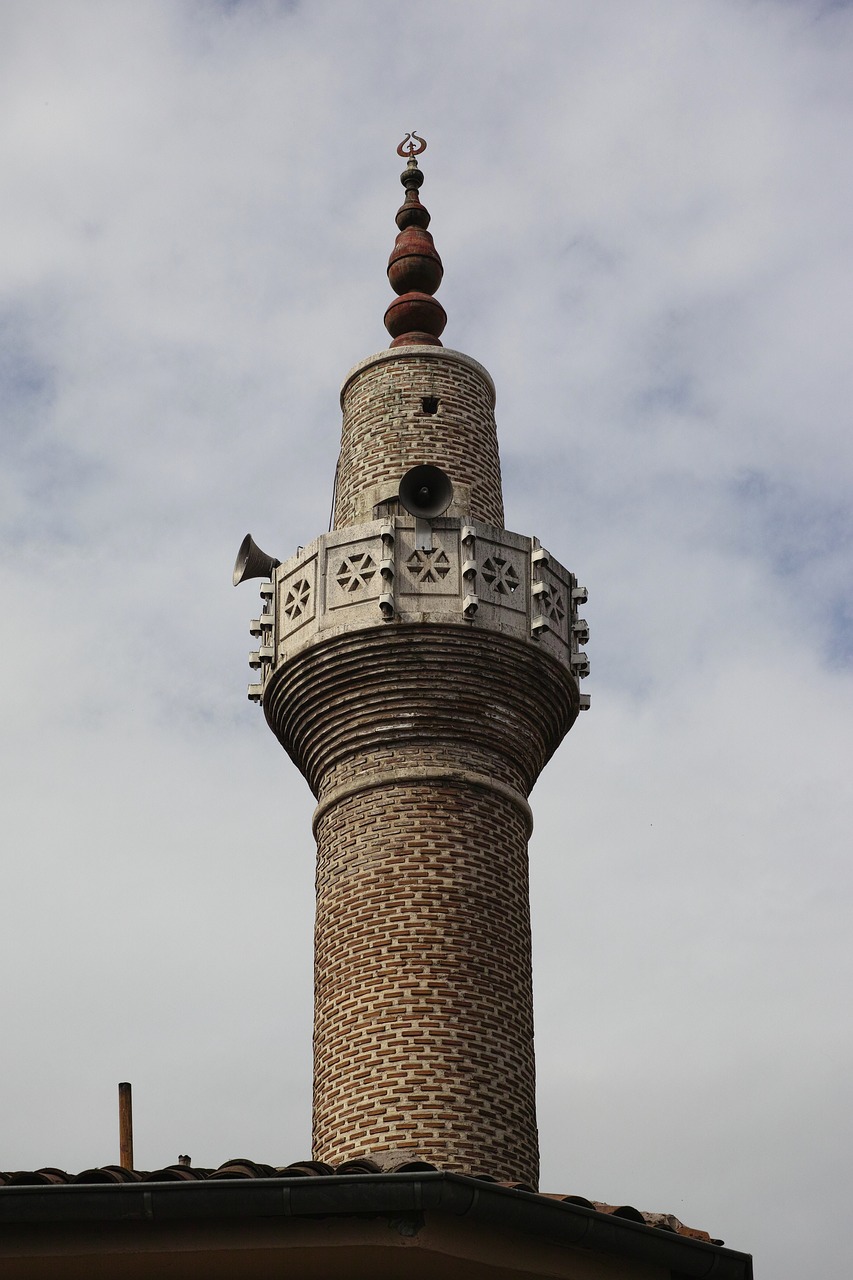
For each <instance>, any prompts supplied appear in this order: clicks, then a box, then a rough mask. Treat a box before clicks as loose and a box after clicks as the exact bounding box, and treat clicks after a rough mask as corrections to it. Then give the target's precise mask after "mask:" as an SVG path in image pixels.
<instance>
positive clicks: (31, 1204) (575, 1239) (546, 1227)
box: [0, 1160, 752, 1280]
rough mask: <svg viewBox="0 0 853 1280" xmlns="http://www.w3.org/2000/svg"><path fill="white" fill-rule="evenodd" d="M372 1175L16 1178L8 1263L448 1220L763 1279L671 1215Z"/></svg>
mask: <svg viewBox="0 0 853 1280" xmlns="http://www.w3.org/2000/svg"><path fill="white" fill-rule="evenodd" d="M371 1164H372V1162H371V1161H367V1160H358V1161H349V1162H347V1163H346V1164H342V1165H339V1166H338V1167H337V1169H332V1168H331V1167H330V1166H328V1165H323V1164H319V1163H317V1162H314V1161H310V1160H308V1161H298V1162H296V1163H294V1164H291V1165H288V1166H286V1167H283V1168H281V1169H277V1168H274V1167H273V1166H269V1165H263V1164H257V1163H255V1162H254V1161H251V1160H229V1161H226V1163H225V1164H223V1165H220V1166H219V1168H218V1169H196V1168H193V1167H191V1166H189V1165H187V1164H176V1165H169V1166H167V1167H166V1168H163V1169H157V1170H154V1171H152V1172H148V1173H144V1172H142V1171H140V1170H127V1169H121V1168H119V1167H118V1166H116V1165H107V1166H103V1167H101V1168H97V1169H86V1170H84V1171H83V1172H82V1173H79V1174H75V1175H69V1174H67V1173H65V1172H64V1171H63V1170H59V1169H50V1168H45V1169H38V1170H32V1171H23V1172H18V1173H4V1174H0V1178H2V1180H3V1183H4V1184H5V1185H3V1186H2V1187H0V1256H3V1257H5V1253H4V1242H5V1241H6V1240H7V1239H8V1240H9V1241H10V1247H12V1248H13V1252H14V1251H15V1249H16V1248H17V1246H15V1245H14V1244H12V1243H11V1242H13V1241H14V1239H15V1232H17V1233H18V1237H19V1238H20V1233H21V1231H24V1232H25V1233H30V1234H29V1235H26V1234H25V1236H24V1237H23V1238H25V1239H28V1240H32V1241H34V1242H35V1245H34V1246H33V1247H34V1248H35V1247H36V1246H37V1247H39V1248H43V1247H44V1242H45V1241H46V1240H49V1239H50V1237H51V1233H53V1234H54V1235H56V1233H60V1235H61V1233H62V1232H63V1231H66V1232H67V1230H68V1229H69V1227H70V1226H73V1228H74V1231H75V1233H77V1236H79V1233H81V1232H86V1231H88V1232H89V1235H90V1236H92V1233H94V1238H96V1239H97V1240H98V1242H99V1247H105V1245H104V1242H105V1241H108V1240H109V1239H110V1238H111V1237H114V1236H115V1235H116V1233H126V1232H127V1231H131V1230H135V1231H137V1232H142V1233H143V1234H144V1236H146V1237H147V1238H149V1239H151V1238H153V1237H154V1236H156V1234H157V1232H158V1231H159V1232H161V1233H166V1234H168V1233H169V1232H174V1231H175V1230H176V1229H178V1228H179V1227H180V1226H181V1224H182V1223H183V1224H186V1225H187V1226H188V1227H189V1228H192V1229H193V1230H195V1229H196V1228H197V1226H198V1223H199V1222H208V1223H217V1222H218V1223H222V1224H223V1225H224V1224H231V1226H230V1227H229V1228H228V1229H229V1230H231V1231H243V1232H244V1233H245V1232H248V1233H249V1234H248V1236H246V1237H245V1238H246V1239H248V1240H250V1241H251V1240H253V1239H254V1240H256V1239H257V1233H258V1230H259V1228H261V1224H272V1223H274V1222H278V1223H280V1224H281V1227H282V1229H283V1228H284V1227H285V1226H286V1225H287V1224H288V1223H291V1224H292V1225H293V1228H294V1229H296V1227H297V1226H298V1224H299V1223H304V1224H310V1223H314V1224H316V1223H318V1222H321V1221H322V1222H323V1223H325V1224H326V1228H325V1229H324V1230H328V1231H331V1232H332V1233H334V1232H335V1231H336V1230H338V1227H337V1225H336V1224H340V1226H341V1227H342V1228H346V1224H347V1223H358V1222H362V1223H365V1224H369V1223H370V1221H374V1222H375V1221H377V1220H379V1219H382V1218H384V1219H385V1220H386V1222H387V1223H388V1225H389V1226H393V1227H394V1229H395V1231H396V1232H397V1233H398V1234H399V1236H400V1237H401V1238H406V1237H409V1238H411V1237H415V1236H417V1235H418V1233H419V1232H420V1231H421V1229H422V1227H423V1224H424V1223H425V1222H426V1223H429V1222H434V1223H436V1222H440V1221H443V1222H445V1223H448V1224H452V1223H458V1224H459V1226H460V1227H464V1228H465V1230H466V1232H469V1233H474V1234H476V1233H477V1232H482V1231H483V1230H485V1231H487V1233H488V1232H493V1231H495V1230H498V1229H500V1230H501V1231H509V1232H511V1233H514V1238H516V1239H527V1240H529V1241H531V1247H545V1248H552V1249H553V1248H554V1247H557V1248H558V1250H560V1251H565V1250H568V1251H569V1254H571V1253H572V1252H573V1251H577V1250H581V1251H583V1252H585V1253H586V1252H592V1253H597V1254H608V1255H610V1256H611V1257H614V1258H621V1259H623V1260H631V1265H632V1266H633V1265H636V1266H638V1267H639V1268H640V1270H641V1271H642V1274H644V1275H645V1274H646V1271H644V1270H643V1267H645V1266H649V1265H653V1266H657V1267H660V1268H663V1269H666V1268H669V1270H670V1271H671V1272H672V1273H673V1274H675V1275H677V1276H678V1277H679V1280H687V1277H694V1276H695V1277H703V1276H708V1275H711V1274H713V1276H714V1278H715V1280H752V1260H751V1258H750V1257H749V1255H748V1254H743V1253H738V1252H735V1251H734V1250H731V1249H726V1248H724V1247H723V1246H722V1245H721V1244H720V1243H719V1242H717V1241H712V1240H710V1239H709V1238H708V1236H707V1234H706V1233H705V1232H701V1231H694V1230H692V1229H691V1228H688V1227H684V1226H683V1225H682V1224H681V1223H680V1222H679V1221H678V1219H677V1218H674V1217H673V1216H672V1215H669V1214H642V1213H640V1212H639V1211H638V1210H636V1209H634V1208H632V1207H631V1206H628V1205H622V1206H612V1205H604V1204H601V1203H600V1202H595V1201H589V1200H586V1199H585V1198H584V1197H582V1196H572V1195H568V1196H559V1195H557V1196H549V1195H543V1194H539V1193H537V1192H534V1191H531V1190H529V1189H525V1188H522V1187H519V1186H517V1185H514V1184H509V1185H507V1184H501V1183H498V1182H495V1181H494V1180H493V1179H488V1178H473V1177H468V1176H465V1175H462V1174H455V1173H447V1172H443V1171H440V1170H437V1169H435V1168H434V1166H432V1165H429V1164H427V1163H426V1162H420V1161H412V1162H409V1163H408V1164H405V1165H398V1166H397V1167H396V1169H394V1170H392V1171H390V1172H388V1171H386V1172H373V1171H370V1170H368V1169H367V1168H366V1166H368V1165H371ZM374 1167H375V1166H374ZM407 1224H408V1225H407ZM262 1229H264V1230H267V1229H271V1228H270V1227H269V1226H267V1225H264V1226H263V1228H262ZM315 1229H316V1228H315V1227H312V1228H311V1230H315ZM347 1229H350V1228H347ZM452 1229H453V1230H456V1228H452ZM33 1231H35V1234H34V1235H33V1234H32V1233H33ZM385 1234H386V1236H387V1235H388V1232H387V1230H386V1233H385ZM75 1238H77V1237H75ZM323 1238H324V1239H325V1238H326V1237H325V1236H324V1237H323ZM409 1243H412V1240H411V1239H410V1241H409ZM27 1247H29V1246H27ZM569 1254H565V1253H561V1256H565V1257H568V1256H569ZM15 1256H20V1251H18V1253H17V1254H16V1255H15ZM11 1257H12V1255H11V1254H10V1258H11ZM10 1274H12V1273H10ZM14 1274H15V1275H16V1276H17V1274H18V1272H17V1271H15V1272H14ZM21 1274H24V1273H23V1272H22V1273H21ZM26 1274H27V1275H29V1274H30V1273H29V1272H26ZM57 1274H59V1273H57ZM63 1274H64V1273H63ZM69 1274H74V1275H77V1274H78V1272H73V1273H71V1272H69ZM116 1274H118V1273H116ZM122 1274H124V1273H122ZM134 1274H136V1273H134ZM144 1274H148V1273H147V1272H145V1273H144ZM193 1274H195V1273H193ZM211 1274H213V1273H211ZM215 1274H217V1275H218V1274H219V1272H216V1273H215ZM246 1274H249V1272H247V1273H246ZM252 1274H255V1273H254V1272H252ZM359 1274H361V1273H360V1272H359ZM383 1274H384V1273H383ZM452 1274H454V1275H455V1274H456V1272H453V1273H452ZM477 1274H480V1273H479V1272H477ZM489 1274H491V1272H490V1273H489ZM501 1274H504V1273H503V1272H501ZM506 1274H509V1272H507V1273H506ZM512 1274H513V1275H515V1274H516V1272H512ZM518 1274H521V1273H520V1272H519V1273H518ZM548 1274H563V1273H562V1272H553V1273H552V1272H548ZM567 1274H568V1273H567ZM572 1274H574V1273H572ZM626 1274H627V1273H626ZM631 1274H634V1272H633V1271H632V1272H631ZM638 1274H639V1273H638Z"/></svg>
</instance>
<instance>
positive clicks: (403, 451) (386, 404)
mask: <svg viewBox="0 0 853 1280" xmlns="http://www.w3.org/2000/svg"><path fill="white" fill-rule="evenodd" d="M425 146H426V144H425V143H424V142H423V140H422V139H418V137H417V134H413V135H410V136H409V137H407V139H406V142H404V143H401V145H400V147H399V148H398V152H399V154H400V155H401V156H402V155H408V162H407V164H406V168H405V169H404V170H403V172H402V174H401V175H400V181H401V182H402V184H403V186H404V187H405V190H406V198H405V200H404V202H403V204H402V205H401V206H400V208H399V209H398V210H397V215H396V222H397V226H398V228H399V234H398V235H397V239H396V242H395V244H394V248H393V250H392V252H391V257H390V259H389V261H388V279H389V281H390V283H391V286H392V288H393V289H394V291H395V292H396V293H397V294H398V295H399V296H398V297H397V298H396V299H395V300H394V301H393V302H392V303H391V305H390V306H389V307H388V309H387V311H386V312H385V325H386V328H387V329H388V332H389V333H390V334H391V336H392V341H391V347H390V350H386V351H380V352H379V353H378V354H376V355H373V356H368V358H367V359H366V360H362V361H361V362H360V363H359V364H357V365H356V366H355V368H354V369H351V370H350V372H349V373H348V374H347V377H346V380H345V381H344V385H343V388H342V390H341V408H342V409H343V429H342V432H341V453H340V459H339V462H338V470H337V476H336V487H335V507H334V527H335V528H336V529H340V528H343V527H344V526H346V525H351V524H364V523H365V522H366V521H369V520H374V519H379V518H386V517H389V516H394V515H397V514H399V513H400V508H399V505H398V502H397V491H398V489H399V485H400V477H401V476H402V475H405V473H406V472H407V471H409V470H410V469H411V468H412V467H416V466H420V465H422V464H424V463H429V464H431V465H432V466H436V467H440V468H441V470H442V471H444V472H446V474H447V475H448V476H449V478H450V481H451V484H452V486H453V501H452V503H451V505H450V507H449V508H448V510H447V512H446V514H447V515H449V516H463V515H464V516H467V517H469V518H473V519H475V520H482V521H484V523H486V524H493V525H497V526H498V527H499V528H501V527H503V521H504V514H503V496H502V493H501V466H500V457H499V455H498V440H497V431H496V429H495V386H494V383H493V382H492V379H491V377H490V376H489V374H488V373H487V372H486V370H485V369H484V368H483V366H482V365H481V364H478V363H477V361H476V360H472V359H471V358H470V356H465V355H462V354H461V353H460V352H458V351H449V350H447V348H446V347H444V346H442V343H441V340H440V338H439V334H440V333H442V331H443V330H444V326H445V324H446V323H447V316H446V315H445V312H444V308H443V307H442V306H441V304H440V303H438V302H436V300H435V298H434V297H433V296H432V295H433V294H434V293H435V291H436V290H437V289H438V287H439V285H440V284H441V279H442V276H443V274H444V269H443V267H442V265H441V258H440V257H439V256H438V253H437V252H436V248H435V245H434V243H433V238H432V235H431V234H430V232H429V231H428V230H427V227H428V226H429V222H430V215H429V212H428V211H427V209H426V208H425V207H424V206H423V205H422V204H421V201H420V196H419V194H418V192H419V189H420V187H421V186H422V184H423V174H422V173H421V171H420V169H419V168H418V162H417V160H416V159H415V156H416V155H418V154H420V152H421V151H423V150H424V148H425Z"/></svg>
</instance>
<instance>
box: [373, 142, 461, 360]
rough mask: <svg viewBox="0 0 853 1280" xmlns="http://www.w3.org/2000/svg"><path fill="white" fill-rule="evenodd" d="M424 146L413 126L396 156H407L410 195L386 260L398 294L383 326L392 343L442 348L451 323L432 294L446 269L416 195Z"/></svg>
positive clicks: (402, 176)
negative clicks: (443, 338)
mask: <svg viewBox="0 0 853 1280" xmlns="http://www.w3.org/2000/svg"><path fill="white" fill-rule="evenodd" d="M426 145H427V144H426V141H425V139H424V138H422V137H421V136H420V134H418V133H415V131H414V130H412V132H411V133H407V134H406V136H405V138H404V139H403V141H402V142H401V143H400V145H399V146H398V148H397V155H398V156H401V157H402V158H403V159H404V160H406V167H405V169H404V170H403V172H402V173H401V174H400V181H401V182H402V184H403V186H404V187H405V189H406V198H405V200H404V202H403V204H402V205H401V207H400V208H399V209H398V210H397V217H396V223H397V226H398V227H399V230H400V234H399V235H398V236H397V240H396V243H395V245H394V249H393V251H392V253H391V257H390V259H389V261H388V279H389V281H390V283H391V288H392V289H393V290H394V292H395V293H396V294H399V295H400V296H399V297H398V298H397V299H396V300H395V301H394V302H392V303H391V305H390V307H389V308H388V310H387V311H386V312H385V328H386V329H387V330H388V332H389V333H390V334H391V337H392V339H393V341H392V342H391V346H392V347H401V346H411V345H416V346H417V345H427V346H434V347H440V346H441V339H440V337H439V334H440V333H441V332H442V330H443V329H444V326H445V325H446V324H447V316H446V315H445V312H444V307H443V306H442V305H441V303H440V302H436V300H435V298H433V296H432V295H433V294H434V293H435V291H436V289H437V288H438V286H439V285H440V284H441V277H442V275H443V273H444V268H443V267H442V265H441V258H440V257H439V256H438V254H437V253H436V249H435V245H434V244H433V242H432V236H431V235H430V233H429V232H428V231H427V227H428V226H429V222H430V217H429V213H428V212H427V210H426V209H425V208H424V206H423V205H422V204H421V202H420V197H419V196H418V188H419V187H421V186H422V185H423V180H424V175H423V174H422V173H421V171H420V169H419V168H418V162H417V160H416V159H415V156H419V155H420V154H421V153H422V152H423V151H426ZM407 157H408V159H406V158H407Z"/></svg>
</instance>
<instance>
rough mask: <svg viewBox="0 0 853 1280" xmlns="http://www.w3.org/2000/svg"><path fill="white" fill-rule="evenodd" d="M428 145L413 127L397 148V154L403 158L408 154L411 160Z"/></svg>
mask: <svg viewBox="0 0 853 1280" xmlns="http://www.w3.org/2000/svg"><path fill="white" fill-rule="evenodd" d="M426 146H427V144H426V141H425V139H424V138H421V137H419V136H418V134H416V133H415V131H414V129H413V130H412V132H411V133H407V134H406V136H405V138H404V139H403V141H402V142H401V143H400V145H399V147H398V148H397V155H398V156H400V157H401V158H402V159H403V160H405V159H406V156H408V157H409V159H410V160H411V159H412V157H413V156H419V155H420V154H421V152H422V151H426Z"/></svg>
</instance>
